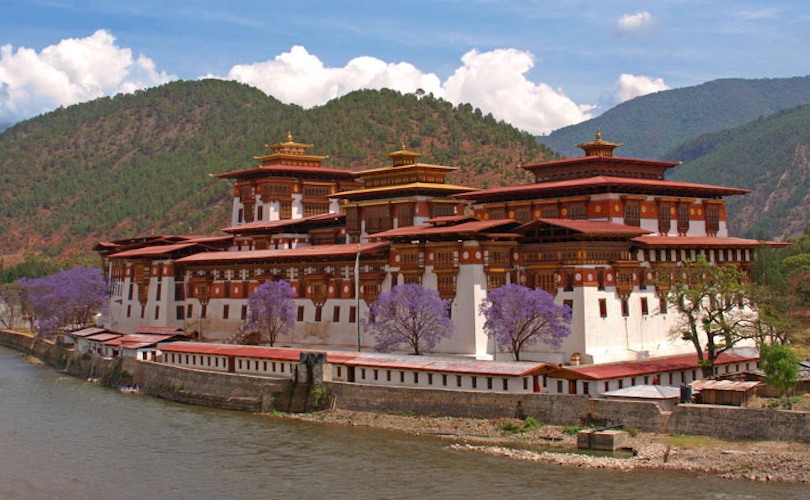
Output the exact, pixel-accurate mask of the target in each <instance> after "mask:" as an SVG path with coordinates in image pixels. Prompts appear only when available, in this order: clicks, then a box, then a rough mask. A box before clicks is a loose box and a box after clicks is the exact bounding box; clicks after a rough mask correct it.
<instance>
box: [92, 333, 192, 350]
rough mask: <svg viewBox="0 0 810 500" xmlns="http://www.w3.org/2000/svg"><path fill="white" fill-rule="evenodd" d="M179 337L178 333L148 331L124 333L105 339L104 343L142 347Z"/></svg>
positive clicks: (132, 347)
mask: <svg viewBox="0 0 810 500" xmlns="http://www.w3.org/2000/svg"><path fill="white" fill-rule="evenodd" d="M175 338H177V335H152V334H148V333H132V334H129V335H122V336H120V337H117V338H115V339H110V340H106V341H103V342H102V343H103V344H104V345H109V346H116V347H123V348H125V349H140V348H143V347H151V346H154V345H157V344H158V343H160V342H166V341H169V340H172V339H175Z"/></svg>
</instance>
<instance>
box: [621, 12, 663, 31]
mask: <svg viewBox="0 0 810 500" xmlns="http://www.w3.org/2000/svg"><path fill="white" fill-rule="evenodd" d="M654 21H655V20H654V18H653V16H652V14H650V13H649V12H647V11H642V12H636V13H635V14H625V15H623V16H622V17H621V18H619V20H618V21H616V33H618V34H619V35H633V34H636V33H642V32H646V31H648V30H649V29H650V28H651V27H652V25H653V23H654Z"/></svg>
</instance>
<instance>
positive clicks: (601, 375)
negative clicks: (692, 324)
mask: <svg viewBox="0 0 810 500" xmlns="http://www.w3.org/2000/svg"><path fill="white" fill-rule="evenodd" d="M758 359H759V358H758V357H757V356H746V355H740V354H735V353H728V352H724V353H722V354H720V356H719V357H718V359H717V361H716V362H715V365H725V364H729V363H740V362H746V361H756V360H758ZM695 369H698V364H697V356H696V355H695V354H684V355H681V356H672V357H667V358H655V359H645V360H642V361H624V362H620V363H608V364H603V365H587V366H561V367H559V368H558V369H557V370H556V371H553V372H551V373H550V374H549V376H551V377H554V378H566V379H584V380H606V379H616V378H624V377H635V376H639V375H651V374H655V373H666V372H675V371H682V370H695Z"/></svg>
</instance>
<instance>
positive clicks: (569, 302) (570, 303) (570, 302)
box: [563, 299, 574, 313]
mask: <svg viewBox="0 0 810 500" xmlns="http://www.w3.org/2000/svg"><path fill="white" fill-rule="evenodd" d="M563 305H564V306H568V309H570V310H571V312H572V313H573V312H574V301H573V300H571V299H565V300H563Z"/></svg>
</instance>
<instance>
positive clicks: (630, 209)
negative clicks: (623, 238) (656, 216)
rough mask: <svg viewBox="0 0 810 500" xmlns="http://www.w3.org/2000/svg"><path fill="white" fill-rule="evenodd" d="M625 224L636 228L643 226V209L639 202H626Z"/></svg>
mask: <svg viewBox="0 0 810 500" xmlns="http://www.w3.org/2000/svg"><path fill="white" fill-rule="evenodd" d="M624 224H625V225H626V226H636V227H638V226H640V225H641V207H640V206H639V204H638V202H626V203H625V204H624Z"/></svg>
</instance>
